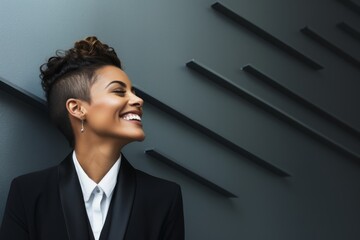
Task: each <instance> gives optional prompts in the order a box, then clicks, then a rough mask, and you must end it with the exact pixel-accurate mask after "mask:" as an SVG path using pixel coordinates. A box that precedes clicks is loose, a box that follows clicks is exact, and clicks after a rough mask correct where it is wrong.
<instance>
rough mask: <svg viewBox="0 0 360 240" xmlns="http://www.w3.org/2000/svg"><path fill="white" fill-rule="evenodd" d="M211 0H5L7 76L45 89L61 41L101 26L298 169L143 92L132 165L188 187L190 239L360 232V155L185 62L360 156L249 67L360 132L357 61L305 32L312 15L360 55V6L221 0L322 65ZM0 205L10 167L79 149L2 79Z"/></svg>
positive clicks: (214, 118)
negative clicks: (200, 70)
mask: <svg viewBox="0 0 360 240" xmlns="http://www.w3.org/2000/svg"><path fill="white" fill-rule="evenodd" d="M354 2H356V3H357V4H358V5H360V3H359V1H354ZM213 3H214V1H208V0H197V1H194V0H192V1H191V0H182V1H179V0H178V1H169V0H168V1H165V0H152V1H145V0H138V1H134V0H117V1H115V0H107V1H99V0H71V1H70V0H62V1H54V0H51V1H49V0H47V1H45V0H33V1H19V0H1V1H0V6H1V7H0V53H1V57H0V77H1V78H3V79H5V80H7V81H10V82H12V83H13V84H16V85H17V86H19V87H21V88H23V89H26V90H27V91H29V92H31V93H33V94H35V95H37V96H39V97H42V98H43V93H42V91H41V88H40V84H39V81H40V80H39V78H38V74H39V71H38V67H39V66H40V65H41V64H42V63H43V62H44V61H46V59H47V58H48V57H50V56H51V55H53V53H54V51H55V50H56V49H67V48H69V47H71V46H72V43H73V42H74V41H75V40H78V39H82V38H84V37H86V36H88V35H96V36H98V37H99V38H100V39H101V40H102V41H104V42H106V43H108V44H109V45H111V46H113V47H114V48H115V49H116V50H117V52H118V54H119V56H120V58H121V59H122V61H123V63H124V69H125V71H126V72H127V73H128V75H129V76H130V78H131V79H132V81H133V84H134V85H136V86H137V87H139V88H140V89H141V90H144V91H145V92H147V93H149V94H150V95H152V96H153V97H155V98H157V99H159V100H160V101H162V102H164V103H166V104H168V105H169V106H171V107H173V108H174V109H176V110H178V111H179V112H181V113H183V114H184V115H186V116H188V117H190V118H192V119H193V120H195V121H197V122H199V123H201V124H203V125H204V126H206V127H208V128H210V129H212V130H213V131H215V132H217V133H219V134H220V135H222V136H224V137H226V138H227V139H229V140H231V141H233V142H234V143H236V144H238V145H239V146H241V147H243V148H245V149H247V150H248V151H250V152H252V153H254V154H256V155H257V156H259V157H261V158H263V159H264V160H266V161H268V162H270V163H272V164H274V165H276V166H278V167H280V168H281V169H283V170H285V171H287V172H289V173H290V174H291V177H289V178H282V177H279V176H277V175H275V174H273V173H271V172H269V171H267V170H265V169H263V168H262V167H260V166H258V165H256V164H254V163H253V162H251V161H249V160H248V159H246V158H245V157H242V156H240V155H238V154H236V153H234V152H232V151H230V150H228V149H227V148H225V147H223V146H222V145H219V144H218V143H216V142H215V141H213V140H211V139H209V138H207V137H206V136H205V135H203V134H201V133H199V132H197V131H195V130H194V129H192V128H190V127H189V126H187V125H185V124H183V123H181V122H180V121H177V120H176V119H174V118H173V117H171V116H169V115H168V114H166V113H164V112H162V111H161V110H159V109H157V108H156V107H154V106H152V105H150V104H146V103H145V114H144V125H145V126H144V127H145V131H146V134H147V138H146V140H145V141H144V142H141V143H133V144H131V145H129V146H127V147H126V148H125V149H124V153H125V155H126V156H127V158H128V159H130V161H131V163H132V164H133V165H134V166H136V167H137V168H139V169H142V170H144V171H147V172H148V173H150V174H153V175H156V176H159V177H162V178H166V179H169V180H173V181H175V182H177V183H179V184H180V185H181V187H182V190H183V199H184V211H185V221H186V237H187V239H249V240H251V239H273V240H279V239H283V240H285V239H286V240H288V239H359V238H360V227H359V226H360V206H359V203H360V184H359V182H360V168H359V167H360V165H359V163H360V162H359V161H360V160H359V158H358V159H354V158H351V157H348V156H346V155H344V154H343V153H340V152H338V151H336V150H334V149H333V148H331V147H329V146H327V145H325V144H323V143H321V142H320V141H318V140H316V139H314V138H312V137H310V136H309V135H307V134H305V133H303V132H302V131H300V130H298V129H296V128H294V127H292V126H291V125H289V124H288V123H286V122H284V121H282V120H279V119H278V118H276V117H274V116H273V115H271V114H269V113H267V112H265V111H263V110H262V109H260V108H259V107H257V106H255V105H253V104H251V103H249V102H247V101H246V100H244V99H243V98H241V97H239V96H236V95H235V94H233V93H231V92H229V91H227V90H225V89H223V88H221V87H220V86H218V85H216V84H214V83H212V82H211V81H209V80H208V79H206V78H204V77H202V76H200V75H199V74H197V73H195V72H194V71H192V70H190V69H188V68H186V66H185V63H186V62H188V61H189V60H191V59H195V60H196V61H198V62H200V63H202V64H203V65H206V66H207V67H209V68H210V69H212V70H214V71H216V72H217V73H219V74H221V75H223V76H225V77H226V78H227V79H229V80H231V81H232V82H233V83H235V84H236V85H238V86H240V87H242V88H244V89H246V90H247V91H249V92H251V93H252V94H254V95H256V96H258V97H259V98H261V99H263V100H264V101H266V102H267V103H269V104H271V105H273V106H275V107H277V108H279V109H281V110H282V111H284V112H286V113H287V114H289V115H291V116H292V117H294V118H296V119H297V120H299V121H301V122H303V123H304V124H306V125H308V126H310V127H311V128H313V129H316V131H318V132H320V133H322V134H323V135H325V136H327V137H329V138H331V139H332V140H333V141H335V142H337V143H339V144H341V145H343V146H345V147H346V148H348V149H350V150H351V151H353V152H356V153H357V154H360V148H359V146H360V140H359V138H354V137H353V136H352V135H350V134H348V133H347V132H345V131H343V130H342V129H341V128H338V127H336V126H335V125H334V124H331V123H329V122H328V121H326V120H324V119H322V118H321V117H319V116H318V115H317V114H315V113H314V112H312V111H310V110H309V109H307V108H305V107H303V106H302V105H299V104H297V103H295V102H293V101H292V100H290V99H289V98H288V97H286V96H284V95H282V94H280V93H279V92H278V91H276V90H274V89H273V88H272V87H269V86H267V85H265V84H264V83H262V82H261V81H259V80H258V79H256V78H254V77H252V76H250V75H249V74H247V73H245V72H244V71H242V67H243V66H244V65H247V64H251V65H252V66H254V67H256V68H258V69H260V70H261V71H262V72H264V73H266V74H267V75H269V76H271V77H272V78H273V79H274V80H276V81H277V82H279V83H280V84H282V85H283V86H285V87H287V88H289V89H291V90H292V91H293V92H295V93H297V94H298V95H301V96H302V97H304V98H305V99H307V100H308V101H310V102H312V103H313V104H316V105H317V106H319V107H321V108H322V109H324V110H326V111H327V112H329V113H331V114H333V115H335V116H337V117H338V118H339V119H342V120H343V121H345V122H347V123H349V124H350V125H352V126H353V127H354V128H356V129H358V131H359V130H360V113H359V103H360V95H359V93H358V92H359V89H360V79H359V72H360V70H359V68H356V67H354V66H353V65H351V64H349V63H348V62H346V61H344V60H343V59H341V58H339V57H338V56H336V55H335V54H333V53H332V52H330V51H328V50H327V49H325V48H323V47H322V46H320V45H319V44H318V43H316V42H314V41H313V40H311V39H309V38H308V37H306V36H305V35H304V34H302V33H301V32H300V31H299V30H300V29H301V28H303V27H305V26H310V27H311V28H312V29H314V30H315V31H317V32H318V33H319V34H321V35H322V36H324V37H326V38H327V39H328V40H329V41H331V42H333V43H334V44H336V45H337V46H339V47H341V49H343V50H344V51H345V52H348V53H350V54H351V55H352V56H354V57H355V58H357V59H360V42H359V40H356V39H354V38H352V37H350V36H349V35H346V34H344V33H343V32H342V31H341V30H339V29H338V28H336V24H337V23H339V22H341V21H345V22H347V23H348V24H350V25H352V26H354V27H355V28H356V29H358V30H359V29H360V16H359V15H358V14H357V13H355V12H354V11H351V9H349V8H347V7H345V6H344V5H343V4H341V3H340V2H339V1H336V0H316V1H309V0H293V1H285V0H271V1H269V0H241V1H240V0H237V1H236V0H224V1H222V3H223V4H224V5H226V6H227V7H229V8H231V9H232V10H233V11H235V12H237V13H238V14H240V15H241V16H243V17H245V18H246V19H247V20H249V21H251V22H252V23H254V24H256V25H257V26H259V27H261V28H263V29H264V30H266V31H267V32H269V33H271V34H272V35H274V36H276V37H277V38H279V39H281V40H282V41H284V42H286V43H288V44H289V45H290V46H292V47H294V48H296V49H297V50H299V51H300V52H302V53H304V54H305V55H306V56H309V57H310V58H312V59H314V60H315V61H317V62H319V63H320V64H322V65H323V66H324V69H322V70H319V71H316V70H313V69H311V68H309V67H308V66H306V65H304V64H302V63H301V62H299V61H298V60H296V59H295V58H293V57H291V56H289V55H288V54H287V53H285V52H283V51H281V50H279V49H278V48H276V47H274V46H273V45H271V44H269V43H268V42H266V41H265V40H263V39H261V38H259V37H258V36H256V35H254V34H253V33H251V32H249V31H248V30H246V29H245V28H243V27H241V26H240V25H238V24H235V23H233V22H232V21H230V20H228V19H227V18H226V17H224V16H222V15H221V14H219V13H218V12H216V11H214V10H213V9H212V8H211V5H212V4H213ZM0 136H1V137H0V216H2V215H3V210H4V206H5V202H6V196H7V193H8V189H9V184H10V182H11V179H13V178H14V177H16V176H18V175H20V174H23V173H26V172H30V171H35V170H39V169H42V168H46V167H48V166H52V165H55V164H57V163H58V162H59V161H61V160H62V159H63V157H64V156H65V155H67V153H68V152H69V151H70V149H69V148H68V147H67V143H66V141H65V139H64V138H63V137H62V136H61V134H60V133H58V132H57V130H56V129H54V127H53V126H52V125H51V124H50V123H49V120H48V118H47V116H46V114H44V113H42V112H41V111H39V110H37V109H34V108H33V107H31V106H30V105H28V104H26V103H24V102H21V101H20V100H18V99H16V98H15V97H14V96H10V95H8V94H7V93H5V92H4V91H2V90H0ZM148 148H156V149H158V150H159V151H161V152H162V153H165V154H166V155H168V156H170V157H171V158H172V159H174V160H175V161H176V162H178V163H180V164H181V165H183V166H185V167H187V168H189V169H191V170H192V171H194V172H196V173H198V174H199V175H201V176H203V177H205V178H207V179H208V180H210V181H212V182H214V183H216V184H218V185H220V186H222V187H223V188H225V189H227V190H229V191H231V192H233V193H234V194H236V195H237V196H238V198H230V199H229V198H226V197H223V196H222V195H219V194H218V193H216V192H214V191H212V190H211V189H209V188H207V187H204V186H203V185H202V184H200V183H198V182H196V181H194V180H193V179H191V178H189V177H187V176H186V175H184V174H182V173H180V172H178V171H177V170H175V169H173V168H170V167H169V166H167V165H165V164H163V163H161V162H159V161H157V160H155V159H153V158H150V157H147V156H146V155H145V154H144V150H145V149H148Z"/></svg>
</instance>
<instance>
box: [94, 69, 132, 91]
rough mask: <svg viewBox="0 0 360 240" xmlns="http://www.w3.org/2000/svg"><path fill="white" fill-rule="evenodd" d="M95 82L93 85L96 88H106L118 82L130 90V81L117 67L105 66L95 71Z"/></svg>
mask: <svg viewBox="0 0 360 240" xmlns="http://www.w3.org/2000/svg"><path fill="white" fill-rule="evenodd" d="M96 75H97V76H96V81H95V83H94V84H93V85H96V87H102V86H103V87H104V88H105V87H106V86H107V85H108V84H109V83H111V82H113V81H120V82H123V83H125V84H126V86H127V87H130V88H131V81H130V79H129V77H128V76H127V75H126V73H125V72H124V71H123V70H121V69H120V68H118V67H114V66H105V67H102V68H100V69H98V70H97V71H96Z"/></svg>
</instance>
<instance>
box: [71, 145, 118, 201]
mask: <svg viewBox="0 0 360 240" xmlns="http://www.w3.org/2000/svg"><path fill="white" fill-rule="evenodd" d="M72 157H73V162H74V165H75V170H76V173H77V175H78V178H79V182H80V186H81V190H82V193H83V196H84V201H85V202H87V201H88V200H89V199H90V197H91V194H92V193H93V191H94V189H95V188H96V187H97V186H98V187H100V188H101V189H102V190H103V191H104V193H105V195H106V197H107V198H109V197H111V196H112V193H113V191H114V188H115V185H116V182H117V175H118V174H119V170H120V162H121V154H120V156H119V158H118V159H117V160H116V162H115V163H114V165H113V166H112V167H111V168H110V170H109V171H108V172H107V173H106V175H105V176H104V177H103V178H102V179H101V181H100V182H99V184H96V182H94V181H93V180H92V179H91V178H89V176H88V175H87V174H86V173H85V171H84V170H83V168H82V167H81V165H80V163H79V161H78V159H77V158H76V154H75V151H73V154H72Z"/></svg>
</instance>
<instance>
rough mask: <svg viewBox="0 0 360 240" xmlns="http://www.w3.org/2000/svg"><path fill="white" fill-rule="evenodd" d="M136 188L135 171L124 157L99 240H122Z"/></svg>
mask: <svg viewBox="0 0 360 240" xmlns="http://www.w3.org/2000/svg"><path fill="white" fill-rule="evenodd" d="M135 187H136V176H135V169H134V168H133V167H132V166H131V165H130V163H129V162H128V161H127V160H126V158H125V157H124V156H122V159H121V167H120V172H119V174H118V179H117V183H116V187H115V189H114V195H113V197H112V199H111V204H110V208H109V211H108V216H107V218H106V221H105V224H104V227H103V230H102V231H101V236H100V240H105V239H106V240H115V239H116V240H118V239H124V238H125V234H126V229H127V225H128V221H129V218H130V215H131V209H132V205H133V202H134V196H135Z"/></svg>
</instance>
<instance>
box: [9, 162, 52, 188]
mask: <svg viewBox="0 0 360 240" xmlns="http://www.w3.org/2000/svg"><path fill="white" fill-rule="evenodd" d="M57 176H58V174H57V167H56V166H55V167H50V168H47V169H44V170H40V171H36V172H31V173H27V174H24V175H20V176H18V177H16V178H14V179H13V181H12V183H11V188H15V187H16V188H17V189H19V190H22V191H25V192H31V191H32V192H34V191H35V192H37V191H38V190H40V189H43V187H44V186H48V185H49V184H52V183H55V182H56V179H57Z"/></svg>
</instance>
